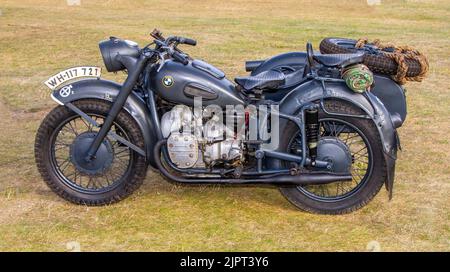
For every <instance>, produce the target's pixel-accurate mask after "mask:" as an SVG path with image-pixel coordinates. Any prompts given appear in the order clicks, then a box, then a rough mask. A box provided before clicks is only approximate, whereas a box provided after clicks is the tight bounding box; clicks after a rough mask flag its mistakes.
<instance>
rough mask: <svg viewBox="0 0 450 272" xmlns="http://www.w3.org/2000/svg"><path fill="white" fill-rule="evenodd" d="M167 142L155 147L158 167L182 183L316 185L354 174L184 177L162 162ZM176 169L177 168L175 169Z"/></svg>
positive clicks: (316, 173)
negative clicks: (163, 147)
mask: <svg viewBox="0 0 450 272" xmlns="http://www.w3.org/2000/svg"><path fill="white" fill-rule="evenodd" d="M166 143H167V140H160V141H159V142H158V143H156V145H155V147H154V149H153V155H154V158H155V163H156V166H157V167H158V169H159V170H160V171H161V174H163V175H164V176H165V177H166V178H169V179H171V180H173V181H176V182H180V183H190V184H217V183H222V184H271V185H297V186H299V185H315V184H328V183H333V182H337V181H349V180H352V175H351V174H350V173H349V174H334V173H320V172H312V173H303V174H299V175H280V176H276V177H271V178H245V179H244V178H236V179H233V178H228V179H223V178H184V177H179V176H176V175H174V174H172V173H170V172H169V171H167V169H166V168H165V167H164V165H163V164H162V162H161V147H162V146H163V145H165V144H166ZM173 170H175V171H176V169H173Z"/></svg>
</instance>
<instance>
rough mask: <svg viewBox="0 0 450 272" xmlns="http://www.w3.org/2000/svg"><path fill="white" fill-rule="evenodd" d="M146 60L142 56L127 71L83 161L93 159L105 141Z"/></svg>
mask: <svg viewBox="0 0 450 272" xmlns="http://www.w3.org/2000/svg"><path fill="white" fill-rule="evenodd" d="M148 59H149V58H148V56H147V55H145V54H142V55H141V57H140V58H139V59H138V60H137V62H136V64H135V66H134V67H133V68H134V69H128V77H127V79H126V80H125V82H124V83H123V85H122V88H121V90H120V92H119V95H118V96H117V98H116V101H114V103H113V105H112V107H111V109H110V110H109V113H108V116H107V117H106V119H105V121H104V122H103V124H102V126H101V128H100V130H99V132H98V133H97V135H96V136H95V138H94V141H93V142H92V143H91V145H90V147H89V149H88V151H87V154H86V157H85V160H86V161H87V162H89V161H92V160H94V159H95V154H96V153H97V150H98V148H99V147H100V145H101V143H102V141H103V139H105V137H106V135H108V132H109V130H110V129H111V127H112V124H113V122H114V120H115V119H116V117H117V115H119V112H120V111H121V109H122V107H123V106H124V105H125V102H126V101H127V98H128V96H129V95H130V93H131V91H132V90H133V87H134V86H135V85H136V82H137V81H138V79H139V75H140V74H141V72H142V71H143V69H144V68H145V65H146V64H147V61H148Z"/></svg>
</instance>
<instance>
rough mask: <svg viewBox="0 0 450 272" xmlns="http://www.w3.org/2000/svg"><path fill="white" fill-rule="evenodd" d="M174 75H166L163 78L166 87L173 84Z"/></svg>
mask: <svg viewBox="0 0 450 272" xmlns="http://www.w3.org/2000/svg"><path fill="white" fill-rule="evenodd" d="M173 82H174V81H173V77H171V76H165V77H163V79H162V83H163V85H164V87H171V86H172V85H173Z"/></svg>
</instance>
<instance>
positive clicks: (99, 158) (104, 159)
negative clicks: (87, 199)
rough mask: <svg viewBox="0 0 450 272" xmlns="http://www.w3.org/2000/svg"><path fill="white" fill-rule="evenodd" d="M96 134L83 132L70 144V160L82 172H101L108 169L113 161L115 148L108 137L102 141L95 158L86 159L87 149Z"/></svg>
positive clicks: (90, 173)
mask: <svg viewBox="0 0 450 272" xmlns="http://www.w3.org/2000/svg"><path fill="white" fill-rule="evenodd" d="M96 135H97V133H95V132H83V133H81V134H79V135H78V136H77V137H76V138H75V140H74V141H73V143H72V144H71V145H70V161H71V162H72V163H73V165H74V166H75V168H76V169H77V170H79V171H80V172H81V173H84V174H88V175H96V174H100V173H102V172H104V171H105V170H107V169H108V168H109V167H110V166H111V164H112V162H113V158H114V155H113V148H112V146H111V143H110V142H109V141H108V140H107V139H104V140H103V142H102V143H101V145H100V147H99V148H98V151H97V153H96V154H95V158H93V159H92V160H90V161H87V160H86V156H87V151H88V149H89V147H90V146H91V143H92V142H93V141H94V139H95V136H96Z"/></svg>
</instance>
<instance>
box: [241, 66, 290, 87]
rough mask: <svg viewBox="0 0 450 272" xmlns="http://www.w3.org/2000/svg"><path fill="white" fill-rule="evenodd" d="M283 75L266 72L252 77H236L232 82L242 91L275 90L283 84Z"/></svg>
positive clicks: (275, 71) (277, 72)
mask: <svg viewBox="0 0 450 272" xmlns="http://www.w3.org/2000/svg"><path fill="white" fill-rule="evenodd" d="M285 79H286V77H285V75H284V74H283V73H282V72H280V71H277V70H268V71H264V72H261V73H259V74H257V75H254V76H246V77H237V78H235V79H234V81H235V82H236V83H237V84H239V86H241V87H242V88H243V89H244V90H246V91H251V90H253V89H257V90H264V89H276V88H277V87H279V86H281V85H283V84H284V82H285Z"/></svg>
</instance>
